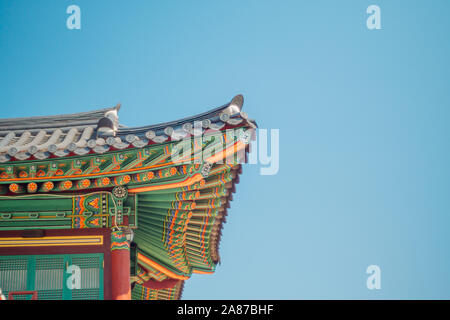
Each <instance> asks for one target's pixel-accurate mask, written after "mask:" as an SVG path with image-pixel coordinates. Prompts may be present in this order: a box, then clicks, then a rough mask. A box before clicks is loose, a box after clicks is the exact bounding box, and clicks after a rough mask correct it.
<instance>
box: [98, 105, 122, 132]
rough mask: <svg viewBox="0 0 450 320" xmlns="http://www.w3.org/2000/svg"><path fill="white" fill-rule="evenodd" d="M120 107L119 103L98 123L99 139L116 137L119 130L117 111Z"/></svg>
mask: <svg viewBox="0 0 450 320" xmlns="http://www.w3.org/2000/svg"><path fill="white" fill-rule="evenodd" d="M120 106H121V104H120V103H118V104H117V105H116V107H115V108H114V109H113V110H109V111H107V112H106V113H105V116H104V117H103V118H101V119H100V120H99V121H98V123H97V138H99V137H105V138H106V137H115V136H116V131H117V129H118V128H119V116H118V115H117V111H118V110H119V109H120Z"/></svg>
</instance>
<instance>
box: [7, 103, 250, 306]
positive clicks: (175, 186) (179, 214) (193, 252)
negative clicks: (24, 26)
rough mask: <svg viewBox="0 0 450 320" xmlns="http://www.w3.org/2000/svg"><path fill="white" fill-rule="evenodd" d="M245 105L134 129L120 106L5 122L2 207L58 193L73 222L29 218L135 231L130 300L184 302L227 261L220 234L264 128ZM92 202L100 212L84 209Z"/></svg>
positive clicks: (15, 220) (15, 222) (12, 219)
mask: <svg viewBox="0 0 450 320" xmlns="http://www.w3.org/2000/svg"><path fill="white" fill-rule="evenodd" d="M242 105H243V97H242V96H241V95H238V96H236V97H234V98H233V99H232V100H231V102H229V103H227V104H225V105H222V106H221V107H218V108H214V109H212V110H211V111H208V112H205V113H202V114H199V115H196V116H193V117H188V118H184V119H181V120H177V121H172V122H166V123H161V124H157V125H150V126H143V127H133V128H128V127H125V126H123V125H121V124H120V123H119V117H118V111H119V109H120V105H117V106H115V107H112V108H104V109H100V110H96V111H92V112H83V113H77V114H70V115H63V116H52V117H31V118H17V119H5V120H1V119H0V206H3V207H2V210H3V209H5V208H4V207H5V206H11V205H12V202H14V201H15V199H27V201H28V202H21V203H24V204H23V205H26V203H30V206H35V207H41V206H43V204H42V203H43V202H44V201H45V199H56V198H52V197H57V199H58V206H59V207H62V206H64V208H65V210H72V211H73V215H71V217H72V218H68V217H65V216H64V215H58V214H57V213H56V211H57V208H56V207H54V206H55V205H53V207H52V208H51V210H47V211H52V212H53V211H55V215H54V216H53V215H52V214H53V213H49V212H46V214H45V215H39V214H37V213H33V212H32V213H29V215H30V216H27V218H28V219H35V220H33V221H36V222H30V223H36V225H37V224H39V225H47V226H49V224H48V222H47V221H50V220H51V221H52V227H54V228H67V227H71V228H86V227H116V228H117V227H118V228H120V227H123V226H124V227H128V228H129V227H132V228H134V243H135V247H136V251H135V256H132V260H133V261H134V263H135V264H136V267H137V274H136V276H134V283H133V290H132V297H133V298H134V299H178V298H180V297H181V293H182V289H183V286H184V281H185V280H187V279H189V277H190V276H191V275H192V274H193V273H201V274H210V273H213V272H214V271H215V267H216V265H217V264H218V263H219V262H220V255H219V243H220V239H221V230H222V227H223V223H224V222H225V221H226V216H227V213H228V209H229V208H230V201H231V200H232V198H233V193H234V192H235V185H236V184H237V183H239V175H240V174H241V172H242V163H244V162H245V160H246V156H247V152H248V143H249V141H250V138H251V137H252V136H253V134H254V129H255V128H256V123H255V122H254V121H253V120H250V119H249V118H248V116H247V114H246V113H245V112H243V111H242ZM230 132H231V135H230ZM199 136H200V137H202V138H200V140H198V139H197V137H199ZM205 137H206V138H205ZM179 142H184V143H187V144H180V143H179ZM180 145H181V147H180ZM186 146H188V147H189V148H188V149H187V150H188V152H187V153H186V154H184V152H183V153H182V157H181V158H180V159H179V160H174V158H173V155H174V154H176V153H177V152H180V151H182V149H184V148H185V147H186ZM199 150H200V151H201V155H200V156H199V154H198V151H199ZM180 153H181V152H180ZM1 162H3V163H1ZM120 188H122V189H120ZM33 201H34V202H33ZM51 202H52V203H54V202H55V201H54V200H51ZM36 203H38V205H35V204H36ZM100 203H101V205H100ZM14 206H15V207H17V205H16V204H14ZM87 207H89V208H90V210H91V211H92V212H93V215H92V216H80V215H77V214H78V213H80V212H83V210H85V208H87ZM27 210H29V209H27ZM36 210H38V209H36ZM3 211H5V213H2V215H1V216H0V229H1V228H2V227H4V228H5V227H8V228H13V227H14V226H15V228H16V229H17V228H20V226H22V225H23V221H24V219H23V218H24V216H23V214H21V213H17V212H13V211H14V210H3ZM10 211H11V212H10ZM25 211H26V210H25ZM132 211H135V212H136V215H134V214H132V213H131V212H132ZM27 212H28V211H27ZM27 214H28V213H27ZM111 214H112V215H113V216H111ZM122 215H124V216H126V219H127V224H125V223H124V222H123V220H124V219H125V218H124V217H122ZM135 217H137V218H135ZM46 219H47V220H46ZM100 221H101V222H100ZM21 223H22V224H21ZM122 224H123V225H122ZM17 226H19V227H17Z"/></svg>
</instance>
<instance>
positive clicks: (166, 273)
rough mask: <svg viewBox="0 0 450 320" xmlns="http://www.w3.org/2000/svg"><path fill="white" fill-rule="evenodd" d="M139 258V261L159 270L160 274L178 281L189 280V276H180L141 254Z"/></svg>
mask: <svg viewBox="0 0 450 320" xmlns="http://www.w3.org/2000/svg"><path fill="white" fill-rule="evenodd" d="M137 256H138V260H141V261H142V262H144V263H146V264H148V265H149V266H151V267H152V268H155V269H156V270H158V271H159V272H162V273H164V274H165V275H166V276H168V277H170V278H173V279H178V280H187V279H189V277H188V276H180V275H178V274H176V273H174V272H172V271H170V270H169V269H167V268H164V267H163V266H161V265H160V264H158V263H156V262H155V261H153V260H150V259H149V258H147V257H146V256H144V255H143V254H141V253H138V254H137Z"/></svg>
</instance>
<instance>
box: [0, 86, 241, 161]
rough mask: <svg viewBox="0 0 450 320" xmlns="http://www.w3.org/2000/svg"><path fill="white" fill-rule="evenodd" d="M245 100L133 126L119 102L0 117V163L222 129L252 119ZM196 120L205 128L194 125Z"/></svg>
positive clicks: (238, 98) (102, 150)
mask: <svg viewBox="0 0 450 320" xmlns="http://www.w3.org/2000/svg"><path fill="white" fill-rule="evenodd" d="M242 104H243V98H242V96H241V95H238V96H236V97H235V98H233V100H232V101H231V102H230V103H227V104H226V105H223V106H221V107H218V108H215V109H213V110H211V111H208V112H205V113H202V114H199V115H197V116H194V117H188V118H184V119H181V120H177V121H171V122H166V123H161V124H157V125H150V126H144V127H134V128H127V127H125V126H122V125H120V124H119V118H118V110H119V109H120V105H117V106H115V107H112V108H104V109H100V110H96V111H91V112H82V113H75V114H69V115H59V116H48V117H27V118H15V119H0V162H8V161H17V160H19V161H20V160H35V159H38V160H43V159H47V158H52V157H65V156H70V155H86V154H92V153H97V154H103V153H106V152H108V151H113V150H122V149H126V148H130V147H132V148H133V147H137V148H141V147H143V146H146V145H149V144H154V143H163V142H167V141H177V140H180V139H182V138H184V137H186V136H188V135H189V134H194V133H196V132H198V131H199V130H200V131H204V130H207V129H213V130H220V129H222V128H223V127H224V126H226V125H238V124H240V123H242V122H243V121H247V120H248V117H247V114H246V113H245V112H241V108H242ZM196 122H198V123H199V124H201V126H197V127H195V123H196Z"/></svg>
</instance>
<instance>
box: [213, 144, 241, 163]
mask: <svg viewBox="0 0 450 320" xmlns="http://www.w3.org/2000/svg"><path fill="white" fill-rule="evenodd" d="M245 146H246V145H245V143H243V142H242V141H240V140H239V141H238V142H236V143H235V144H233V145H232V146H229V147H228V148H226V149H225V150H223V151H222V152H218V153H217V154H215V155H213V156H211V157H209V158H207V159H206V161H207V162H210V163H216V162H218V161H220V160H222V159H224V158H228V157H229V156H231V155H234V154H235V153H237V152H239V151H241V150H242V149H244V148H245Z"/></svg>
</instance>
